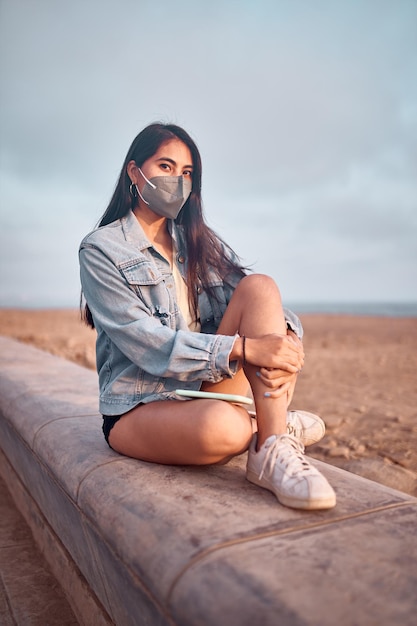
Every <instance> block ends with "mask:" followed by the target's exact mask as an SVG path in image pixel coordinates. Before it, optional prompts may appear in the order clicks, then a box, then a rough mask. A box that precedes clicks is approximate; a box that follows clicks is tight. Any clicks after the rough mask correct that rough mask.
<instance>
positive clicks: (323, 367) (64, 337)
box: [0, 309, 417, 496]
mask: <svg viewBox="0 0 417 626" xmlns="http://www.w3.org/2000/svg"><path fill="white" fill-rule="evenodd" d="M300 317H301V319H302V322H303V325H304V329H305V339H304V344H305V350H306V363H305V367H304V369H303V371H302V373H301V374H300V376H299V382H298V385H297V389H296V392H295V395H294V400H293V405H292V406H293V408H302V409H305V410H308V411H312V412H315V413H318V414H319V415H321V416H322V417H323V419H324V420H325V422H326V426H327V432H326V436H325V437H324V439H323V440H322V441H321V442H320V443H318V444H316V445H314V446H311V447H310V448H308V454H309V455H310V456H312V457H315V458H318V459H321V460H323V461H326V462H327V463H331V464H333V465H336V466H338V467H342V468H344V469H347V470H349V471H352V472H354V473H356V474H359V475H362V476H365V477H367V478H371V479H372V480H375V481H378V482H381V483H383V484H385V485H388V486H391V487H394V488H396V489H400V490H402V491H405V492H407V493H409V494H412V495H415V496H417V384H416V372H417V319H415V318H413V319H405V318H383V317H377V318H375V317H359V316H358V317H357V316H348V315H301V316H300ZM0 334H2V335H6V336H9V337H14V338H15V339H18V340H19V341H22V342H26V343H29V344H32V345H34V346H37V347H38V348H40V349H42V350H46V351H48V352H51V353H53V354H56V355H59V356H61V357H63V358H65V359H69V360H71V361H75V362H76V363H78V364H80V365H82V366H84V367H89V368H93V369H94V366H95V353H94V344H95V333H94V331H92V330H90V329H89V328H87V327H86V326H84V325H83V324H82V323H81V322H80V318H79V313H78V311H75V310H36V311H33V310H13V309H0Z"/></svg>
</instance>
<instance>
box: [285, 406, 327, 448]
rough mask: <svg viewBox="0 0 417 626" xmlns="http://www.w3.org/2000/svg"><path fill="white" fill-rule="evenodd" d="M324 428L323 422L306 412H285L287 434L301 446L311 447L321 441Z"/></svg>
mask: <svg viewBox="0 0 417 626" xmlns="http://www.w3.org/2000/svg"><path fill="white" fill-rule="evenodd" d="M325 432H326V427H325V425H324V422H323V420H322V419H321V417H319V416H318V415H314V413H308V411H287V433H288V434H289V435H293V436H294V437H297V439H299V440H300V441H301V443H302V444H303V446H305V447H307V446H312V445H313V443H317V442H318V441H320V439H323V437H324V433H325Z"/></svg>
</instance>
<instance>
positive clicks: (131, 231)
mask: <svg viewBox="0 0 417 626" xmlns="http://www.w3.org/2000/svg"><path fill="white" fill-rule="evenodd" d="M169 227H170V229H171V234H172V237H173V240H174V246H175V249H176V255H175V259H174V261H175V262H176V263H177V266H178V268H179V270H180V273H181V274H182V276H183V277H185V276H186V272H187V256H186V247H185V243H184V237H183V233H182V230H181V227H180V226H178V225H176V224H175V223H174V222H172V221H169ZM80 270H81V284H82V289H83V293H84V296H85V299H86V301H87V303H88V306H89V308H90V310H91V313H92V315H93V319H94V324H95V327H96V331H97V344H96V354H97V371H98V374H99V387H100V411H101V413H103V414H104V415H119V414H122V413H126V412H127V411H129V410H130V409H132V408H133V407H135V406H137V405H138V404H139V403H141V402H142V403H146V402H153V401H155V400H162V399H168V398H175V399H178V396H176V395H175V389H178V388H182V389H193V390H197V389H199V388H200V386H201V384H202V382H203V381H205V380H207V381H210V382H218V381H220V380H222V379H223V378H227V377H232V376H233V375H234V374H235V373H236V369H237V363H236V362H235V363H233V362H232V363H229V355H230V352H231V350H232V347H233V344H234V341H235V338H236V336H232V337H229V336H225V335H216V334H215V333H216V330H217V328H218V326H219V324H220V321H221V319H222V317H223V314H224V311H225V310H226V307H227V305H228V303H229V301H230V298H231V296H232V294H233V290H234V288H235V287H236V285H237V283H238V282H239V280H240V276H237V275H236V276H235V277H232V278H231V282H232V283H233V284H232V286H230V285H227V284H225V283H224V282H223V281H222V280H221V279H220V278H219V277H218V276H217V274H216V273H215V272H214V271H213V273H212V277H211V283H212V285H213V286H214V287H215V291H216V294H217V296H218V300H219V301H218V302H217V301H216V300H213V299H212V298H209V297H208V296H207V294H206V293H205V292H204V291H202V292H201V293H199V312H200V320H201V333H196V332H191V331H189V329H188V327H187V324H186V322H185V320H184V318H183V316H182V314H181V312H180V311H179V308H178V305H177V302H176V296H175V284H174V278H173V276H172V272H171V267H170V265H169V263H168V262H167V261H166V259H165V258H164V257H163V256H161V255H160V254H159V252H158V251H157V250H156V249H155V248H154V247H153V246H152V244H151V243H150V242H149V241H148V239H147V238H146V236H145V234H144V232H143V230H142V227H141V226H140V224H139V222H138V220H137V219H136V217H135V215H134V214H133V213H132V212H131V211H130V212H129V214H128V215H127V216H126V217H123V218H121V219H119V220H116V221H115V222H112V223H111V224H108V225H107V226H102V227H101V228H98V229H96V230H94V231H93V232H92V233H90V234H89V235H87V236H86V237H85V238H84V239H83V241H82V242H81V245H80ZM285 316H286V320H287V324H288V325H289V326H290V327H291V328H292V330H294V332H295V333H296V334H297V335H298V336H299V337H300V338H301V337H302V334H303V330H302V326H301V323H300V320H299V319H298V317H297V316H296V315H295V314H294V313H292V312H291V311H288V310H285Z"/></svg>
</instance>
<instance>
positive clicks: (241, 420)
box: [200, 403, 253, 458]
mask: <svg viewBox="0 0 417 626" xmlns="http://www.w3.org/2000/svg"><path fill="white" fill-rule="evenodd" d="M216 405H217V403H216ZM252 434H253V432H252V425H251V418H250V416H249V415H248V413H247V412H246V411H245V410H244V409H241V408H239V407H236V406H234V405H228V404H226V403H222V406H221V407H219V406H218V405H217V407H216V408H214V410H212V411H210V412H209V413H208V414H207V415H206V416H204V418H203V424H202V428H201V439H200V442H201V445H202V447H203V448H205V452H206V453H209V454H210V453H211V454H215V455H216V456H217V455H218V456H219V457H220V458H222V457H228V456H235V455H237V454H241V453H242V452H244V451H245V450H246V449H247V448H248V446H249V443H250V440H251V438H252Z"/></svg>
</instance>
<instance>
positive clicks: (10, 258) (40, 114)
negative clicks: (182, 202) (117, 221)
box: [0, 0, 417, 307]
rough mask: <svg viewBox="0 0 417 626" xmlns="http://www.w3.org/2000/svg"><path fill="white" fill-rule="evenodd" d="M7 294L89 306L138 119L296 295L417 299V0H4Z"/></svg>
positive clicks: (1, 191)
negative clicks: (96, 232)
mask: <svg viewBox="0 0 417 626" xmlns="http://www.w3.org/2000/svg"><path fill="white" fill-rule="evenodd" d="M0 90H1V91H0V306H7V307H9V306H12V307H76V306H77V305H78V301H79V292H80V283H79V269H78V245H79V242H80V240H81V239H82V237H83V236H84V235H85V234H87V233H88V232H89V231H90V230H92V229H93V228H94V226H95V225H96V223H97V222H98V220H99V219H100V217H101V215H102V213H103V212H104V210H105V208H106V206H107V203H108V201H109V200H110V197H111V194H112V192H113V189H114V186H115V184H116V180H117V178H118V175H119V173H120V168H121V166H122V163H123V160H124V158H125V155H126V153H127V150H128V148H129V146H130V144H131V142H132V140H133V139H134V137H135V136H136V134H137V133H138V132H139V131H140V130H141V129H142V128H143V127H144V126H146V125H147V124H149V123H151V122H155V121H163V122H172V123H176V124H179V125H180V126H183V127H184V128H185V129H186V130H187V131H188V132H189V133H190V134H191V136H192V137H193V138H194V139H195V141H196V143H197V145H198V146H199V149H200V152H201V155H202V160H203V201H204V207H205V215H206V220H207V222H208V223H209V225H210V226H211V227H212V228H214V230H215V231H216V232H217V233H219V234H220V235H221V236H222V237H223V239H225V240H226V241H227V242H228V243H229V244H230V245H231V246H232V248H233V249H234V250H235V251H236V252H237V253H238V254H239V256H240V257H241V259H242V262H243V263H244V264H245V265H249V266H250V267H251V268H252V269H253V270H254V271H256V272H264V273H268V274H270V275H271V276H273V277H274V279H275V280H276V281H277V282H278V284H279V286H280V289H281V292H282V295H283V299H284V302H318V303H320V302H323V303H324V302H328V301H332V302H334V301H340V302H350V301H367V302H373V301H389V302H396V301H417V176H416V173H417V0H390V1H385V0H344V1H339V0H327V1H326V0H314V1H312V0H223V1H220V0H210V2H209V1H207V0H192V1H189V0H183V1H182V2H180V3H175V2H172V0H171V1H169V2H168V1H166V0H158V1H155V0H71V2H68V1H67V2H63V1H59V0H36V2H35V1H33V0H0Z"/></svg>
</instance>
